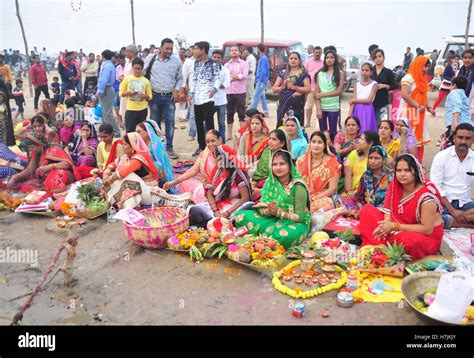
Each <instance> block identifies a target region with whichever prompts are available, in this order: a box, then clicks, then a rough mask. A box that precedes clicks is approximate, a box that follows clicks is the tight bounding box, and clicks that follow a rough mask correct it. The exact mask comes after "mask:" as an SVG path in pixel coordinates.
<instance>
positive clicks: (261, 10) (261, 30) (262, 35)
mask: <svg viewBox="0 0 474 358" xmlns="http://www.w3.org/2000/svg"><path fill="white" fill-rule="evenodd" d="M471 2H472V0H471ZM264 39H265V26H264V21H263V0H260V42H261V43H263V42H264Z"/></svg>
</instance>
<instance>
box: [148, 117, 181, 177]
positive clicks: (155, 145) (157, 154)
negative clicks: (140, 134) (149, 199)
mask: <svg viewBox="0 0 474 358" xmlns="http://www.w3.org/2000/svg"><path fill="white" fill-rule="evenodd" d="M143 124H144V125H145V128H146V131H147V133H148V137H150V148H149V150H150V153H151V156H152V159H153V161H154V163H155V167H156V169H157V170H158V177H159V178H160V179H161V180H162V181H164V182H168V181H173V180H174V178H173V170H172V168H171V163H170V159H169V158H168V156H167V155H166V150H165V148H164V146H163V142H162V141H161V138H160V137H159V135H158V134H159V133H161V131H160V129H159V127H158V125H157V124H156V122H155V121H152V120H146V121H145V122H143Z"/></svg>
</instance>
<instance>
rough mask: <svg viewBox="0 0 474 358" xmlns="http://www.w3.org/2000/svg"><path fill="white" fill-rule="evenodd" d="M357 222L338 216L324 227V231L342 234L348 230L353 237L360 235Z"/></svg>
mask: <svg viewBox="0 0 474 358" xmlns="http://www.w3.org/2000/svg"><path fill="white" fill-rule="evenodd" d="M359 223H360V222H359V220H356V219H351V218H346V217H344V216H342V215H339V216H337V217H335V218H334V219H332V220H331V221H330V222H329V223H328V224H327V225H326V226H325V227H324V231H332V232H344V231H346V230H347V229H350V230H351V231H352V232H353V233H354V235H356V236H359V235H360V228H359Z"/></svg>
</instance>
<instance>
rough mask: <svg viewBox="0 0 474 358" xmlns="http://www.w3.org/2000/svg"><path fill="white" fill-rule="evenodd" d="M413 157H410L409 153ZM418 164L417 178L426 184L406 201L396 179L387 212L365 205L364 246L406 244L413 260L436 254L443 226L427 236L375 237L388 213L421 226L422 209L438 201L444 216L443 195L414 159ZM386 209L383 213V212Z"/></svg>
mask: <svg viewBox="0 0 474 358" xmlns="http://www.w3.org/2000/svg"><path fill="white" fill-rule="evenodd" d="M406 155H408V156H411V155H410V154H406ZM411 157H412V158H413V159H414V160H415V162H416V165H417V167H416V171H417V173H416V174H417V175H418V177H419V178H420V181H421V184H422V185H423V186H422V187H421V188H420V189H418V190H417V191H415V192H414V193H413V194H411V195H409V196H407V197H406V198H403V199H402V197H403V186H402V185H401V184H400V182H399V181H398V179H397V176H395V178H394V179H393V181H392V182H391V183H390V185H389V186H388V189H387V193H386V196H385V200H384V205H383V209H376V208H374V207H373V206H371V205H365V206H364V207H363V208H362V210H361V211H360V231H361V237H362V246H364V245H380V244H384V242H385V241H388V242H390V243H393V242H395V241H396V242H397V243H398V244H402V243H403V244H404V246H405V251H406V252H407V253H408V254H409V255H410V256H411V257H412V259H413V260H418V259H421V258H423V257H425V256H427V255H436V254H437V253H438V250H439V248H440V246H441V241H442V239H443V225H442V224H440V225H438V226H436V227H435V228H434V230H433V232H432V233H431V235H424V234H420V233H416V232H407V231H400V232H396V233H392V234H390V235H388V236H387V237H386V238H382V239H378V238H376V237H375V236H374V230H375V229H376V228H377V226H378V222H379V221H382V220H384V213H383V212H385V213H387V214H390V220H391V221H396V222H399V223H400V224H405V225H416V224H420V222H421V221H420V220H421V206H422V205H423V203H424V202H426V201H427V200H434V201H435V203H436V205H437V207H438V212H439V213H441V212H442V210H443V207H442V205H441V195H440V194H439V191H438V189H437V188H436V186H435V185H434V184H433V183H431V182H430V181H428V180H426V179H425V175H424V172H423V169H422V167H421V165H420V163H419V162H418V161H417V160H416V158H415V157H413V156H411ZM381 210H383V212H382V211H381Z"/></svg>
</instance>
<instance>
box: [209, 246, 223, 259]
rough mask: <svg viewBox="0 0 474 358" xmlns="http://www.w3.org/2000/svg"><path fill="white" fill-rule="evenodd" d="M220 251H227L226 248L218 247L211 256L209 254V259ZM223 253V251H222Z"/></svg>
mask: <svg viewBox="0 0 474 358" xmlns="http://www.w3.org/2000/svg"><path fill="white" fill-rule="evenodd" d="M222 250H227V247H225V246H219V247H218V248H217V249H215V250H214V251H213V252H212V254H211V257H214V256H216V255H217V254H219V253H220V252H221V251H222ZM224 252H225V251H224Z"/></svg>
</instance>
